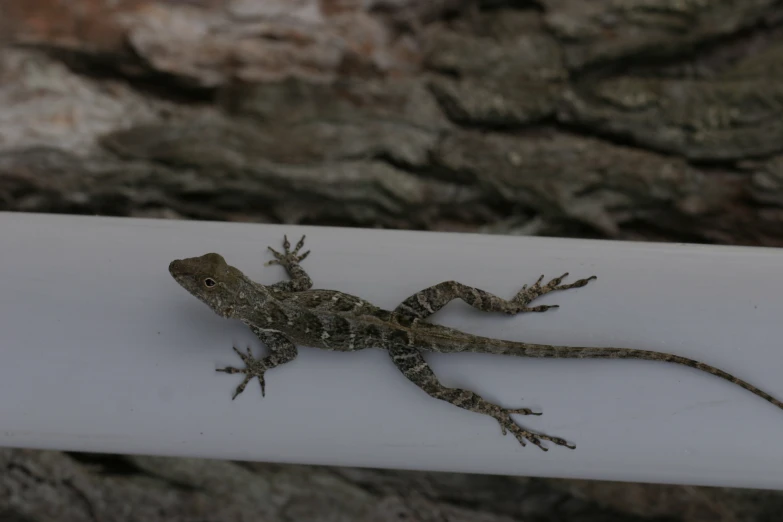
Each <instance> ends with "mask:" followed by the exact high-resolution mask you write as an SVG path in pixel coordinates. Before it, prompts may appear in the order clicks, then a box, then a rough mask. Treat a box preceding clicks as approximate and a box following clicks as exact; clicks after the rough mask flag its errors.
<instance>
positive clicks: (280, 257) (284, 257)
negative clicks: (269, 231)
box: [266, 236, 310, 266]
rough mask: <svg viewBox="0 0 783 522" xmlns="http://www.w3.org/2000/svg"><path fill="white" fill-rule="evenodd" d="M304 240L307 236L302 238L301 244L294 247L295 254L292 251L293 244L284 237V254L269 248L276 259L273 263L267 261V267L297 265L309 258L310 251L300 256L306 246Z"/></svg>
mask: <svg viewBox="0 0 783 522" xmlns="http://www.w3.org/2000/svg"><path fill="white" fill-rule="evenodd" d="M304 240H305V236H302V239H300V240H299V242H298V243H297V244H296V246H295V247H294V250H293V252H292V251H291V243H289V242H288V236H283V253H282V254H281V253H280V252H278V251H277V250H275V249H274V248H272V247H271V246H270V247H267V248H268V249H269V250H271V251H272V254H274V256H275V259H273V260H271V261H267V262H266V265H267V266H269V265H283V266H291V265H294V264H296V263H299V262H300V261H302V260H303V259H304V258H306V257H307V255H308V254H309V253H310V251H309V250H308V251H307V252H305V253H304V254H299V250H300V249H301V248H302V247H303V246H304Z"/></svg>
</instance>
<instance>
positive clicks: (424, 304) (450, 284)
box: [394, 272, 596, 319]
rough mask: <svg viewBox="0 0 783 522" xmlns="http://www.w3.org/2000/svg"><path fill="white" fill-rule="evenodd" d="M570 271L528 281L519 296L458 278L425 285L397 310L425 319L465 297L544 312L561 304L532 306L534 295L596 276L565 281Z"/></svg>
mask: <svg viewBox="0 0 783 522" xmlns="http://www.w3.org/2000/svg"><path fill="white" fill-rule="evenodd" d="M567 275H568V273H567V272H566V273H565V274H563V275H561V276H560V277H556V278H554V279H552V280H551V281H549V282H548V283H547V284H545V285H543V286H541V281H542V280H543V279H544V276H541V277H539V278H538V281H536V282H535V283H534V284H533V286H531V287H530V288H528V287H527V285H525V286H523V287H522V290H520V291H519V292H518V293H517V295H516V296H514V297H513V298H512V299H508V300H507V299H503V298H502V297H498V296H496V295H493V294H490V293H489V292H485V291H484V290H480V289H478V288H473V287H471V286H467V285H463V284H462V283H458V282H456V281H444V282H442V283H439V284H437V285H435V286H431V287H429V288H425V289H424V290H422V291H420V292H416V293H415V294H413V295H412V296H410V297H409V298H407V299H406V300H405V301H403V302H402V303H401V304H400V305H399V306H398V307H397V308H395V310H394V313H395V314H400V315H402V316H405V317H408V318H411V319H424V318H426V317H428V316H430V315H432V314H434V313H435V312H437V311H438V310H440V309H441V308H443V307H444V306H446V305H447V304H448V303H449V302H451V301H453V300H454V299H462V300H463V301H465V302H466V303H467V304H469V305H470V306H472V307H473V308H476V309H477V310H481V311H482V312H501V313H505V314H508V315H515V314H518V313H521V312H544V311H546V310H549V309H550V308H557V305H541V306H532V307H528V306H527V305H529V304H530V303H531V302H532V301H533V300H534V299H536V298H538V297H541V296H542V295H544V294H548V293H549V292H554V291H555V290H567V289H569V288H579V287H581V286H585V285H586V284H587V283H588V282H590V280H592V279H596V277H595V276H590V277H588V278H586V279H580V280H579V281H576V282H574V283H571V284H570V285H561V284H560V283H561V282H562V281H563V278H565V277H566V276H567Z"/></svg>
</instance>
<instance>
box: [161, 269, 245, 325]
mask: <svg viewBox="0 0 783 522" xmlns="http://www.w3.org/2000/svg"><path fill="white" fill-rule="evenodd" d="M169 273H171V275H172V277H174V280H176V281H177V283H179V284H180V285H181V286H182V287H183V288H184V289H185V290H187V291H188V292H190V293H191V294H193V295H194V296H196V297H197V298H198V299H200V300H201V301H202V302H204V303H206V305H207V306H209V307H210V308H211V309H212V310H214V311H215V313H217V314H218V315H219V316H221V317H225V318H230V317H232V316H233V315H234V312H235V311H236V308H237V306H239V305H240V304H241V301H243V295H242V294H243V292H242V289H243V288H244V287H245V278H244V277H243V275H242V272H240V271H239V270H237V269H236V268H234V267H233V266H231V265H229V264H228V263H226V260H225V259H223V256H221V255H219V254H204V255H203V256H199V257H189V258H187V259H176V260H174V261H172V262H171V263H170V264H169Z"/></svg>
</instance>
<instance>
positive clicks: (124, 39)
mask: <svg viewBox="0 0 783 522" xmlns="http://www.w3.org/2000/svg"><path fill="white" fill-rule="evenodd" d="M0 210H6V211H22V212H54V213H63V214H88V215H95V214H98V215H113V216H137V217H160V218H171V219H202V220H220V221H244V222H259V223H288V224H308V225H336V226H346V227H378V228H397V229H417V230H439V231H463V232H481V233H495V234H523V235H546V236H560V237H585V238H608V239H617V240H640V241H678V242H683V241H685V242H695V243H711V244H731V245H756V246H775V247H779V246H782V245H783V226H782V225H783V1H781V0H626V1H624V2H618V1H615V0H590V1H585V0H516V1H514V0H483V1H480V0H427V1H416V0H70V1H66V0H0ZM749 443H752V442H749ZM0 460H1V461H2V467H1V468H0V470H2V471H0V520H3V521H5V520H9V521H49V520H67V521H70V520H73V521H81V520H84V521H98V520H113V521H114V520H116V521H126V520H127V521H131V520H133V521H135V520H145V521H157V520H190V521H196V520H197V521H213V520H214V521H224V520H268V521H289V520H313V521H320V520H324V521H326V520H329V521H336V520H341V521H342V520H345V521H359V520H378V521H383V520H409V521H463V520H464V521H468V520H471V521H473V520H476V521H485V522H495V521H497V522H500V521H526V522H527V521H531V522H539V521H540V522H545V521H565V520H569V521H578V522H599V521H640V522H641V521H661V522H662V521H675V522H686V521H687V522H697V521H698V522H701V521H705V522H706V521H711V522H712V521H717V522H729V521H732V522H733V521H754V522H755V521H758V522H762V521H770V522H772V521H780V520H781V519H783V515H781V513H783V494H780V493H777V492H767V491H754V490H732V489H722V488H698V487H680V486H659V485H641V484H618V483H607V482H599V481H573V480H544V479H527V478H514V477H491V476H473V475H460V474H444V473H414V472H397V471H386V470H367V469H363V470H359V469H344V468H328V467H307V466H282V465H268V464H260V463H234V462H220V461H207V460H194V459H166V458H151V457H137V456H122V455H92V454H89V455H88V454H72V453H70V454H66V453H59V452H39V451H23V450H8V449H2V450H0Z"/></svg>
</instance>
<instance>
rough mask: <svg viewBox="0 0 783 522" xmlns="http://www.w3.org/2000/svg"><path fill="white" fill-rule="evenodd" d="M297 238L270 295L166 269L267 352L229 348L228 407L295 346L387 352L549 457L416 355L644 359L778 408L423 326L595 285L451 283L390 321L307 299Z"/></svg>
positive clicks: (572, 354)
mask: <svg viewBox="0 0 783 522" xmlns="http://www.w3.org/2000/svg"><path fill="white" fill-rule="evenodd" d="M304 239H305V238H304V237H302V239H301V240H300V241H299V243H298V244H297V245H296V247H295V248H294V249H293V251H292V250H291V245H290V244H289V242H288V239H287V238H285V240H284V242H283V247H284V251H283V253H279V252H277V251H275V250H274V249H272V248H271V247H269V250H271V251H272V253H273V254H274V257H275V258H274V259H273V260H272V261H269V262H268V263H267V265H269V264H279V265H282V266H283V267H284V268H285V269H286V271H287V272H288V274H289V276H290V278H291V279H290V280H288V281H281V282H279V283H276V284H274V285H269V286H265V285H261V284H259V283H256V282H254V281H251V280H250V279H249V278H248V277H247V276H245V275H244V274H243V273H242V272H240V271H239V270H237V269H236V268H234V267H232V266H230V265H228V264H227V263H226V261H225V260H224V259H223V257H221V256H220V255H218V254H205V255H203V256H200V257H192V258H189V259H181V260H176V261H172V262H171V264H170V265H169V272H170V273H171V275H172V276H173V277H174V279H175V280H176V281H177V282H178V283H179V284H180V285H182V286H183V287H184V288H185V289H186V290H187V291H188V292H190V293H191V294H193V295H194V296H196V297H197V298H198V299H200V300H201V301H203V302H204V303H206V304H207V305H208V306H209V307H210V308H211V309H212V310H214V311H215V312H216V313H217V314H219V315H220V316H222V317H225V318H230V319H239V320H241V321H242V322H243V323H245V324H246V325H248V326H249V327H250V329H251V330H252V331H253V333H254V334H255V335H256V336H257V337H258V338H259V339H260V340H261V341H262V342H263V343H264V344H265V345H266V346H267V347H268V348H269V350H270V354H269V355H267V356H266V357H264V358H262V359H256V358H254V357H253V355H252V353H251V352H250V349H249V348H248V349H247V353H242V352H241V351H239V350H237V348H236V347H235V348H234V351H235V352H236V353H237V354H238V355H239V357H241V358H242V360H243V361H244V363H245V365H246V366H245V367H244V368H233V367H228V368H221V369H219V370H217V371H219V372H225V373H241V374H244V376H245V378H244V380H243V381H242V383H241V384H240V385H239V386H238V387H237V388H236V391H235V392H234V395H233V398H236V396H237V395H239V394H240V393H242V391H243V390H244V389H245V387H246V386H247V384H248V382H249V381H250V380H251V379H252V378H253V377H258V379H259V382H260V384H261V393H262V395H265V394H266V390H265V387H266V384H265V380H264V375H265V373H266V371H267V370H270V369H272V368H274V367H276V366H279V365H281V364H285V363H287V362H289V361H292V360H293V359H295V358H296V355H297V349H296V345H304V346H311V347H316V348H321V349H324V350H338V351H355V350H364V349H366V348H380V349H384V350H387V351H388V352H389V354H390V355H391V357H392V362H393V363H394V364H395V366H397V368H398V369H399V370H400V371H401V372H402V373H403V375H405V377H407V378H408V379H409V380H410V381H412V382H413V383H414V384H416V385H417V386H419V387H420V388H421V389H422V390H424V391H425V392H426V393H427V394H429V395H430V396H432V397H435V398H436V399H441V400H444V401H447V402H449V403H451V404H454V405H455V406H458V407H460V408H464V409H466V410H469V411H474V412H476V413H482V414H484V415H489V416H490V417H492V418H494V419H495V420H497V421H498V422H499V423H500V426H501V428H502V430H503V434H505V433H506V432H507V431H510V432H511V433H512V434H513V435H514V436H515V437H516V438H517V440H518V441H519V442H520V444H522V445H523V446H524V445H525V441H530V442H532V443H533V444H535V445H536V446H538V447H540V448H541V449H543V450H545V451H546V449H547V448H546V447H544V446H543V444H542V441H545V440H546V441H550V442H552V443H554V444H557V445H560V446H566V447H568V448H574V447H575V446H574V445H572V444H570V443H568V442H566V441H565V440H563V439H561V438H558V437H551V436H548V435H543V434H540V433H534V432H532V431H529V430H527V429H524V428H522V427H521V426H519V425H518V424H517V423H516V422H515V421H514V420H513V419H512V417H511V415H512V414H521V415H540V413H534V412H533V411H531V410H529V409H528V408H517V409H509V408H504V407H502V406H498V405H496V404H494V403H491V402H489V401H487V400H486V399H484V398H483V397H481V396H480V395H478V394H476V393H474V392H472V391H469V390H463V389H460V388H448V387H446V386H444V385H442V384H441V383H440V382H439V381H438V378H437V377H436V376H435V374H434V373H433V371H432V369H431V368H430V367H429V365H428V364H427V362H426V361H425V360H424V357H423V355H422V352H426V351H430V352H442V353H450V352H479V353H494V354H503V355H516V356H521V357H552V358H591V359H646V360H654V361H663V362H673V363H677V364H683V365H686V366H690V367H692V368H697V369H699V370H702V371H705V372H707V373H711V374H713V375H716V376H718V377H720V378H722V379H726V380H727V381H730V382H733V383H734V384H737V385H739V386H741V387H743V388H745V389H746V390H749V391H751V392H752V393H754V394H756V395H758V396H759V397H762V398H764V399H766V400H767V401H769V402H771V403H772V404H774V405H775V406H777V407H779V408H783V403H781V402H780V401H778V400H777V399H775V398H773V397H772V396H770V395H769V394H767V393H765V392H763V391H761V390H759V389H758V388H756V387H755V386H752V385H750V384H748V383H747V382H745V381H742V380H740V379H738V378H736V377H734V376H733V375H730V374H728V373H726V372H724V371H722V370H719V369H717V368H714V367H712V366H709V365H707V364H704V363H701V362H698V361H694V360H691V359H686V358H685V357H679V356H677V355H671V354H667V353H661V352H652V351H645V350H634V349H629V348H586V347H571V346H550V345H542V344H529V343H520V342H513V341H504V340H500V339H491V338H487V337H480V336H476V335H471V334H468V333H464V332H461V331H459V330H455V329H453V328H448V327H446V326H441V325H437V324H432V323H429V322H425V321H424V319H426V318H427V317H429V316H430V315H432V314H434V313H435V312H437V311H438V310H440V309H441V308H443V307H444V306H445V305H446V304H447V303H449V302H450V301H452V300H454V299H462V300H463V301H465V302H466V303H468V304H469V305H471V306H472V307H474V308H476V309H478V310H482V311H486V312H499V313H504V314H509V315H514V314H519V313H522V312H544V311H546V310H549V309H550V308H556V307H557V306H556V305H549V306H546V305H541V306H528V305H529V304H530V303H531V302H532V301H534V300H535V299H536V298H538V297H540V296H542V295H544V294H548V293H550V292H553V291H556V290H567V289H569V288H578V287H582V286H585V285H586V284H587V283H588V282H589V281H590V280H592V279H595V276H592V277H588V278H586V279H580V280H579V281H576V282H574V283H571V284H567V285H561V282H562V281H563V279H564V278H565V277H566V276H567V275H568V274H563V275H562V276H560V277H556V278H554V279H552V280H551V281H549V282H548V283H547V284H545V285H542V284H541V281H542V280H543V277H544V276H541V277H540V278H539V279H538V281H536V282H535V284H533V285H532V286H531V287H529V288H528V287H527V285H525V286H524V287H523V288H522V290H520V291H519V292H518V293H517V295H516V296H514V298H513V299H510V300H506V299H502V298H500V297H497V296H495V295H492V294H490V293H488V292H485V291H483V290H479V289H477V288H472V287H469V286H466V285H463V284H461V283H457V282H455V281H446V282H443V283H439V284H437V285H435V286H432V287H429V288H426V289H424V290H422V291H421V292H418V293H416V294H414V295H412V296H410V297H409V298H407V299H406V300H405V301H403V302H402V303H401V304H400V305H399V306H398V307H397V308H395V309H394V310H393V311H388V310H383V309H381V308H378V307H377V306H374V305H372V304H371V303H368V302H367V301H364V300H363V299H360V298H358V297H355V296H352V295H348V294H344V293H342V292H338V291H335V290H313V289H312V285H313V283H312V281H311V280H310V277H309V276H308V275H307V273H306V272H305V271H304V270H303V269H302V267H301V266H300V265H299V263H300V262H301V261H302V260H303V259H304V258H305V257H307V255H308V254H309V253H310V252H309V251H307V252H305V253H303V254H300V253H299V251H300V250H301V249H302V246H303V245H304Z"/></svg>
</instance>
